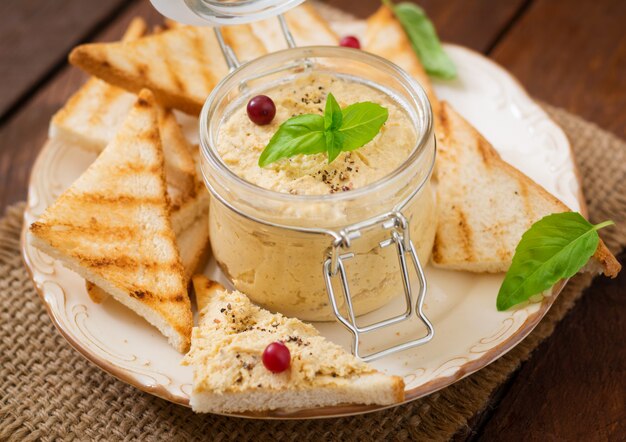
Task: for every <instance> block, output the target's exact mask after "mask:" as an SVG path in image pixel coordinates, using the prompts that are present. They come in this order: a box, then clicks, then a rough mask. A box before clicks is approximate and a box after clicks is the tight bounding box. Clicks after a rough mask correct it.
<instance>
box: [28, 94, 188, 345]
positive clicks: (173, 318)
mask: <svg viewBox="0 0 626 442" xmlns="http://www.w3.org/2000/svg"><path fill="white" fill-rule="evenodd" d="M166 192H167V191H166V183H165V178H164V164H163V152H162V148H161V139H160V135H159V130H158V115H157V109H156V104H155V100H154V97H153V95H152V93H151V92H150V91H147V90H146V91H142V92H141V93H140V94H139V98H138V100H137V102H136V103H135V105H134V106H133V108H132V110H131V112H130V113H129V115H128V117H127V119H126V121H125V122H124V124H123V126H122V127H121V129H120V131H119V132H118V134H117V135H116V137H115V138H114V140H113V141H112V142H111V144H110V145H109V146H108V147H107V148H106V149H105V150H104V151H103V152H102V154H100V156H99V157H98V158H97V159H96V160H95V161H94V163H93V164H92V165H91V166H90V167H89V168H88V169H87V170H86V171H85V172H84V173H83V174H82V175H81V176H80V177H79V178H78V180H76V182H75V183H74V184H72V186H71V187H70V188H69V189H68V190H66V191H65V192H64V193H63V194H62V195H61V196H60V197H59V198H58V199H57V201H56V202H55V203H54V204H53V205H52V206H50V207H49V208H48V209H47V210H46V211H45V212H44V214H43V215H42V216H41V218H40V219H39V220H38V221H37V222H35V223H33V224H32V225H31V227H30V232H31V234H32V238H33V244H34V245H35V246H36V247H38V248H40V249H41V250H42V251H44V252H45V253H47V254H49V255H50V256H52V257H54V258H57V259H60V260H62V261H63V262H64V264H65V265H66V266H67V267H68V268H70V269H72V270H74V271H76V272H77V273H79V274H80V275H81V276H83V277H84V278H85V279H87V280H88V281H91V282H93V283H94V284H96V285H98V286H100V287H101V288H103V289H104V290H105V291H106V292H108V293H110V294H111V295H112V296H114V297H115V299H117V300H118V301H119V302H121V303H122V304H124V305H126V306H128V307H129V308H131V309H132V310H134V311H135V312H136V313H138V314H139V315H141V316H143V317H144V318H145V319H147V320H148V322H150V323H151V324H153V325H154V326H156V327H157V328H158V329H159V330H160V331H161V333H163V334H164V335H165V336H167V337H168V339H169V341H170V343H171V344H172V345H173V346H174V347H175V348H177V349H178V350H179V351H181V352H184V351H186V350H187V349H188V347H189V342H190V333H191V327H192V314H191V304H190V301H189V297H188V295H187V290H186V286H185V279H184V272H183V267H182V265H181V260H180V256H179V253H178V250H177V248H176V239H175V236H174V231H173V229H172V225H171V221H170V216H169V205H168V200H167V193H166Z"/></svg>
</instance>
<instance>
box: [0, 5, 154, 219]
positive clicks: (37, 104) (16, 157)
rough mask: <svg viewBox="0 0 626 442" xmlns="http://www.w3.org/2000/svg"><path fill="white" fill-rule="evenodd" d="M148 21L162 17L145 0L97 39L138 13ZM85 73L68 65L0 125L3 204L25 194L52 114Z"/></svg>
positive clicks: (118, 31) (107, 37) (113, 33)
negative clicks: (31, 170)
mask: <svg viewBox="0 0 626 442" xmlns="http://www.w3.org/2000/svg"><path fill="white" fill-rule="evenodd" d="M138 15H139V16H142V17H144V18H145V19H146V20H147V21H148V23H150V24H157V23H161V22H162V17H161V15H159V13H158V12H156V10H155V9H154V8H152V6H151V5H150V3H149V2H148V1H147V0H145V1H141V2H139V3H136V4H134V5H133V6H131V7H130V8H128V9H127V10H125V11H124V13H123V14H122V15H121V16H120V17H118V18H117V19H116V20H115V21H114V22H113V23H112V24H111V25H110V26H107V27H106V28H105V29H104V30H103V31H102V32H101V33H99V34H98V35H97V36H96V37H95V38H94V41H113V40H117V39H119V38H120V36H121V35H122V33H123V32H124V29H125V28H126V26H127V25H128V23H129V22H130V20H131V19H132V18H133V17H135V16H138ZM86 78H87V77H86V75H85V74H83V73H82V72H81V71H80V70H79V69H77V68H74V67H70V66H67V67H65V68H64V69H62V71H61V72H59V74H58V75H56V76H55V77H54V79H52V80H51V81H50V82H49V83H47V84H46V85H45V86H44V87H43V88H42V89H41V90H40V91H39V92H38V93H36V94H35V96H34V97H33V98H32V99H31V100H29V101H28V102H27V103H26V104H25V105H24V106H23V108H21V109H20V110H19V112H17V113H16V114H15V115H14V116H13V117H12V118H11V119H10V120H9V121H8V122H7V123H6V124H5V125H4V126H2V127H0V154H1V155H0V208H2V210H1V211H2V212H3V211H4V207H6V206H7V205H9V204H11V203H14V202H16V201H21V200H24V199H25V198H26V189H27V183H28V179H29V176H30V169H31V168H32V164H33V162H34V161H35V158H36V156H37V153H38V152H39V150H40V149H41V146H42V145H43V143H44V141H45V140H46V137H47V134H48V122H49V121H50V117H51V116H52V115H53V114H54V113H55V112H56V111H57V110H58V109H59V108H60V107H61V106H63V104H64V103H65V101H66V100H67V98H68V97H69V96H70V95H72V93H74V92H75V91H76V90H77V88H78V87H79V86H80V84H81V83H82V82H84V81H85V80H86Z"/></svg>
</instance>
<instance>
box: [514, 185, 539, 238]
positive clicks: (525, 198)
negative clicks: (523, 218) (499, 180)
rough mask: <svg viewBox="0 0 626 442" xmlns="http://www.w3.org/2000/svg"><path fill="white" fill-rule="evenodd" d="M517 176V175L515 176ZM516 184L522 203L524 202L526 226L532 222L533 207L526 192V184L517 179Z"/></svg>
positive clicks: (533, 215) (533, 217) (533, 216)
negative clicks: (526, 217)
mask: <svg viewBox="0 0 626 442" xmlns="http://www.w3.org/2000/svg"><path fill="white" fill-rule="evenodd" d="M516 178H517V177H516ZM516 181H517V184H518V187H519V194H520V198H521V199H522V204H524V212H525V213H527V214H528V221H529V222H528V226H527V227H528V228H530V226H531V225H532V224H533V222H534V219H535V210H534V209H533V205H532V204H531V202H530V195H529V194H528V185H527V184H526V183H525V182H524V181H522V180H520V179H517V180H516Z"/></svg>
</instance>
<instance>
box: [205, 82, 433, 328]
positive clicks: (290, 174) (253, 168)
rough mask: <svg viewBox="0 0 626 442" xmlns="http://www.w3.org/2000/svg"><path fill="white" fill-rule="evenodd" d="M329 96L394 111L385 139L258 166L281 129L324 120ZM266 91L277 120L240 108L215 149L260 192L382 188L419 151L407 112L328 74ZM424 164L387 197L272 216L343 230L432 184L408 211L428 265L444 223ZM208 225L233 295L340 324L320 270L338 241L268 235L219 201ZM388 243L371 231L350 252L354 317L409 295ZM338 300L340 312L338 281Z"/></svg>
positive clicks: (275, 231) (270, 208)
mask: <svg viewBox="0 0 626 442" xmlns="http://www.w3.org/2000/svg"><path fill="white" fill-rule="evenodd" d="M329 92H332V94H333V95H334V96H335V97H336V99H337V100H338V102H339V104H340V106H342V107H345V106H347V105H349V104H352V103H356V102H362V101H371V102H375V103H378V104H380V105H382V106H384V107H386V108H387V109H388V111H389V118H388V120H387V122H386V123H385V125H384V126H383V128H382V130H381V132H380V133H379V134H378V135H377V136H376V137H375V138H374V139H373V140H372V141H370V142H369V143H368V144H366V145H365V146H363V147H362V148H359V149H357V150H355V151H352V152H348V153H341V154H340V155H339V157H338V158H337V159H336V160H335V161H333V162H332V163H331V164H328V161H327V158H326V155H325V154H319V155H299V156H296V157H293V158H288V159H282V160H279V161H278V162H276V163H273V164H271V165H269V166H267V167H265V168H261V167H259V166H258V159H259V156H260V154H261V152H262V151H263V149H264V148H265V146H266V144H267V142H268V141H269V139H270V138H271V137H272V135H273V134H274V133H275V132H276V130H277V129H278V126H279V125H280V124H281V123H282V122H283V121H285V120H286V119H288V118H290V117H291V116H292V115H297V114H302V113H319V114H322V113H323V109H324V105H325V101H326V98H325V97H326V95H327V94H328V93H329ZM263 93H264V94H266V95H268V96H270V97H271V98H272V99H273V100H274V102H275V104H276V117H275V118H274V121H273V122H272V123H271V124H270V125H267V126H257V125H255V124H254V123H252V122H251V121H250V120H249V119H248V116H247V114H246V111H245V103H243V104H241V103H240V108H238V109H235V110H234V111H233V112H230V113H227V114H226V117H225V119H224V121H223V122H222V124H221V126H220V127H219V131H218V137H217V146H215V148H216V150H217V151H218V153H219V154H220V156H221V158H222V160H223V162H224V163H225V164H226V165H227V166H228V167H229V168H230V169H231V170H232V171H233V172H234V173H235V174H237V175H238V176H239V177H241V178H242V179H243V180H245V181H248V182H250V183H253V184H256V185H257V186H260V187H262V188H266V189H271V190H273V191H277V192H282V193H290V194H298V195H329V194H333V193H339V192H344V194H345V195H346V196H349V195H350V194H351V192H350V191H351V190H353V189H358V188H361V187H364V186H367V185H368V184H371V183H374V182H379V185H380V186H384V183H385V182H386V178H385V177H387V176H389V175H390V174H391V173H392V172H393V171H395V170H396V169H398V167H400V166H401V165H402V164H403V163H405V162H406V161H407V159H408V158H409V156H410V154H411V152H412V150H413V148H414V146H415V141H416V137H417V134H416V133H415V128H414V125H413V124H412V122H411V119H410V117H409V115H408V113H407V112H406V111H405V110H404V109H403V108H402V106H401V105H400V104H399V103H398V102H396V101H394V100H393V99H392V98H391V97H390V96H388V95H387V94H385V93H383V92H382V91H380V90H377V89H374V88H372V87H370V86H367V85H365V84H362V83H358V82H351V81H348V80H346V79H341V78H337V77H332V76H330V75H327V74H323V75H319V74H318V75H316V76H310V75H306V76H303V77H301V78H298V79H296V80H294V81H293V82H290V83H287V84H284V85H281V86H279V87H275V88H273V89H269V90H267V91H264V92H263ZM428 148H429V149H431V150H430V151H429V153H430V155H431V158H432V155H434V148H433V146H432V145H429V146H428ZM424 164H426V166H425V167H423V168H422V170H420V172H419V173H416V174H415V175H414V176H412V177H410V179H408V180H405V181H404V182H403V183H398V182H396V183H395V184H394V185H393V186H392V187H388V188H387V193H381V192H380V191H379V190H376V191H373V192H367V193H365V194H362V195H360V196H359V197H358V198H355V199H354V200H353V201H352V200H348V201H341V202H327V201H318V202H310V203H309V202H308V201H307V202H306V207H304V208H303V206H302V204H301V203H298V204H292V203H290V202H284V203H281V204H282V205H281V204H278V205H277V204H274V203H272V204H269V203H268V204H267V209H266V212H267V214H268V216H271V217H272V220H273V221H274V222H275V223H277V224H285V225H292V226H299V227H312V228H315V227H330V228H333V229H335V230H337V229H338V228H341V227H345V226H347V225H348V224H352V223H354V222H356V221H364V220H366V219H368V218H370V217H372V216H375V215H380V214H381V213H384V212H387V211H389V210H392V208H393V206H394V205H395V204H397V203H398V202H399V201H400V200H401V196H400V194H401V193H402V192H404V193H402V195H406V189H414V188H415V186H417V185H418V184H419V183H420V182H421V180H422V179H424V178H425V177H427V181H426V183H425V185H424V186H423V187H422V189H421V191H420V192H418V193H417V194H416V195H415V196H414V197H413V198H412V199H411V200H410V201H409V202H408V203H407V204H406V205H405V206H404V208H403V209H402V212H403V214H404V215H405V216H406V217H407V218H408V219H409V220H410V232H411V240H412V241H413V243H414V244H415V247H416V249H417V252H418V255H419V257H420V260H421V261H422V263H424V264H425V263H426V262H427V261H428V259H429V257H430V252H431V249H432V245H433V241H434V236H435V225H436V223H435V222H434V217H435V200H434V194H433V192H432V188H431V186H430V181H429V180H430V178H429V177H428V171H429V166H430V164H431V163H428V164H427V163H424ZM401 188H403V189H404V190H402V189H401ZM230 191H231V192H232V193H231V195H232V196H231V197H230V198H231V200H232V201H240V200H241V199H242V198H248V196H247V194H245V195H244V194H241V193H237V191H236V189H232V190H230ZM381 194H384V195H385V197H384V198H382V197H381V196H380V195H381ZM402 198H404V197H402ZM357 200H358V201H357ZM254 204H255V205H256V206H257V208H258V207H261V206H263V204H264V199H263V198H262V197H259V198H255V199H254ZM364 208H365V209H364ZM255 210H257V209H255ZM259 210H265V209H259ZM368 210H369V212H368ZM209 226H210V237H211V245H212V249H213V254H214V256H215V259H216V260H217V262H218V264H219V265H220V267H221V268H222V270H223V271H224V272H225V273H226V274H227V276H228V277H229V279H230V280H231V281H232V282H233V284H234V285H235V287H236V288H237V289H238V290H240V291H241V292H243V293H245V294H247V295H248V296H249V297H250V298H251V299H252V300H253V301H254V302H256V303H258V304H261V305H262V306H264V307H266V308H268V309H269V310H272V311H280V312H281V313H283V314H286V315H288V316H296V317H298V318H301V319H306V320H330V319H333V318H334V315H333V313H332V311H331V309H330V306H329V301H328V295H327V291H326V286H325V282H324V278H323V276H322V264H323V262H324V260H325V258H326V252H327V250H328V248H329V246H330V243H331V239H330V238H329V236H327V235H320V234H317V235H311V234H305V233H300V232H294V231H287V230H286V229H282V228H274V227H268V226H265V225H262V224H259V223H258V222H255V221H252V220H250V219H248V218H245V217H243V216H241V215H239V214H237V213H235V212H233V211H232V210H230V209H229V208H228V207H226V206H224V205H222V204H221V203H219V202H218V201H216V200H215V199H212V202H211V209H210V211H209ZM389 235H390V232H389V231H386V230H384V229H382V228H380V226H378V227H377V228H374V229H371V230H370V231H367V232H364V233H363V235H362V237H361V238H359V239H358V240H356V241H354V242H353V245H352V247H351V250H350V251H351V252H353V253H354V254H355V257H354V258H352V259H349V260H346V261H345V265H346V270H347V272H348V278H349V285H350V290H351V294H352V299H353V306H354V309H355V312H356V314H363V313H367V312H370V311H372V310H375V309H377V308H379V307H381V306H382V305H384V304H386V303H387V302H388V301H389V300H391V299H392V298H394V297H395V296H398V295H400V294H402V293H403V286H402V280H401V277H400V270H399V265H398V257H397V254H396V248H395V247H393V246H392V247H386V248H380V247H379V243H380V242H381V241H384V240H386V239H388V238H389ZM335 279H337V278H335ZM335 282H337V281H335ZM335 292H336V293H337V298H338V302H339V304H340V305H342V304H343V302H344V301H343V296H342V295H341V289H340V286H339V284H338V283H336V284H335Z"/></svg>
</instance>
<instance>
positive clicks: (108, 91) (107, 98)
mask: <svg viewBox="0 0 626 442" xmlns="http://www.w3.org/2000/svg"><path fill="white" fill-rule="evenodd" d="M93 80H94V81H98V82H101V81H102V80H95V79H93ZM95 86H96V85H95V84H94V87H95ZM84 92H85V93H87V92H88V91H87V90H86V88H85V91H84ZM124 92H125V91H123V90H122V89H119V88H117V87H113V86H107V87H100V96H99V97H98V101H99V103H98V106H99V107H100V108H106V107H108V106H109V105H110V103H111V102H113V100H114V99H116V98H117V97H119V96H120V95H121V94H122V93H124ZM87 121H88V122H89V124H93V125H97V124H100V122H101V121H102V116H101V114H100V112H92V113H90V115H89V117H88V119H87Z"/></svg>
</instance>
